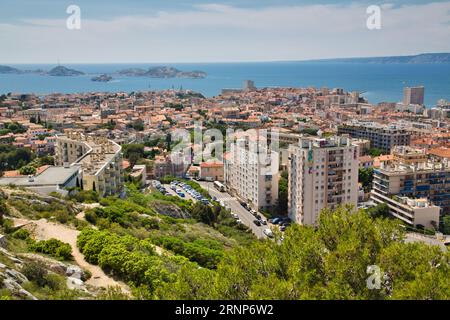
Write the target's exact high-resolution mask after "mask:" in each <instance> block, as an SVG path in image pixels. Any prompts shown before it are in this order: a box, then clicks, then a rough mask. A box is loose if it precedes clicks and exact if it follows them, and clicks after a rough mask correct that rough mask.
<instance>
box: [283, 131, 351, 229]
mask: <svg viewBox="0 0 450 320" xmlns="http://www.w3.org/2000/svg"><path fill="white" fill-rule="evenodd" d="M358 165H359V146H358V145H357V144H354V143H353V140H352V139H350V138H349V137H346V136H343V137H339V136H335V137H330V138H317V137H316V138H302V139H301V140H300V143H299V144H298V145H291V146H290V148H289V167H288V169H289V170H288V171H289V189H288V190H289V191H288V213H289V218H290V219H291V220H292V221H293V222H295V223H299V224H303V225H317V223H318V219H319V215H320V211H321V210H322V209H323V208H331V209H333V208H335V207H337V206H338V205H340V204H353V205H355V206H356V205H357V203H358V188H359V187H358Z"/></svg>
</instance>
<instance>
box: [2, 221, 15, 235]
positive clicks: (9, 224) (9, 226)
mask: <svg viewBox="0 0 450 320" xmlns="http://www.w3.org/2000/svg"><path fill="white" fill-rule="evenodd" d="M2 226H3V230H5V233H11V232H13V231H14V223H13V221H12V220H11V219H3V220H2Z"/></svg>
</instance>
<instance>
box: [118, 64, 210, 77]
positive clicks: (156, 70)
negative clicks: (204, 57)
mask: <svg viewBox="0 0 450 320" xmlns="http://www.w3.org/2000/svg"><path fill="white" fill-rule="evenodd" d="M118 74H119V75H122V76H128V77H150V78H186V79H204V78H206V76H207V74H206V72H203V71H181V70H178V69H176V68H173V67H166V66H159V67H152V68H149V69H148V70H145V69H141V68H129V69H124V70H120V71H119V72H118Z"/></svg>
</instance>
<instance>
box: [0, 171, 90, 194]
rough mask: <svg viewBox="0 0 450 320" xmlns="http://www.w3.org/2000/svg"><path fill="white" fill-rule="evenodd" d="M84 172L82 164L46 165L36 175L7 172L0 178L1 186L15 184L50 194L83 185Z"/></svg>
mask: <svg viewBox="0 0 450 320" xmlns="http://www.w3.org/2000/svg"><path fill="white" fill-rule="evenodd" d="M82 184H83V172H82V170H81V166H79V165H73V166H65V167H62V166H61V167H56V166H45V167H42V168H40V170H38V172H37V174H36V175H29V176H24V175H20V174H19V173H18V172H17V173H16V174H14V175H13V174H5V176H4V177H2V178H0V186H8V185H15V186H17V187H24V188H27V189H29V190H32V191H35V192H37V193H40V194H44V195H48V194H49V193H51V192H58V193H61V194H63V195H66V194H67V191H66V188H70V187H81V185H82Z"/></svg>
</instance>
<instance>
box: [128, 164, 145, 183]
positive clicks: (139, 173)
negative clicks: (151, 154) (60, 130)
mask: <svg viewBox="0 0 450 320" xmlns="http://www.w3.org/2000/svg"><path fill="white" fill-rule="evenodd" d="M130 177H131V178H132V179H133V180H134V181H135V182H139V183H140V184H141V186H145V185H146V183H147V167H146V165H145V164H142V165H138V164H136V165H135V166H134V167H133V169H132V172H131V173H130Z"/></svg>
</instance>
